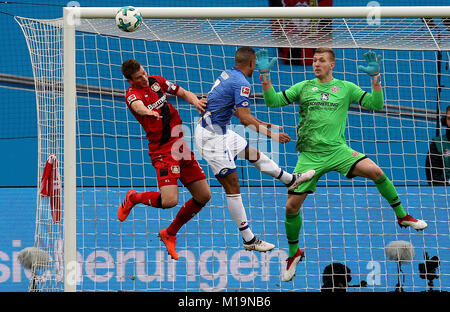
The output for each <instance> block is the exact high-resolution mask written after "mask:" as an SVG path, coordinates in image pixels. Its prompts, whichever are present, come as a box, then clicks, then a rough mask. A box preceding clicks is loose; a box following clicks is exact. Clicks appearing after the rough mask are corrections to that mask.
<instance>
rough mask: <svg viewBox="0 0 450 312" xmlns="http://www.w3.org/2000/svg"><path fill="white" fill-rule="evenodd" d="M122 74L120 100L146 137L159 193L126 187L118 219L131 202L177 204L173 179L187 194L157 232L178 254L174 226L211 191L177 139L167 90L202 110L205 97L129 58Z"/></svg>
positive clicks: (195, 210)
mask: <svg viewBox="0 0 450 312" xmlns="http://www.w3.org/2000/svg"><path fill="white" fill-rule="evenodd" d="M122 74H123V75H124V77H125V78H126V79H127V81H128V82H129V83H130V87H129V88H128V90H127V93H126V96H125V101H126V104H127V106H128V108H129V109H130V111H131V113H132V114H133V115H134V117H135V118H136V119H137V120H138V121H139V123H140V124H141V126H142V127H143V128H144V130H145V133H146V137H147V139H148V142H149V144H148V147H149V151H148V153H149V155H150V159H151V161H152V165H153V166H154V167H155V170H156V175H157V180H158V187H159V192H156V191H150V192H143V193H137V192H136V191H135V190H129V191H128V192H127V194H126V196H125V199H124V201H123V202H122V204H121V205H120V206H119V210H118V218H119V220H120V221H124V220H125V219H126V218H127V217H128V215H129V214H130V211H131V209H132V208H133V207H134V206H135V205H136V204H145V205H148V206H152V207H157V208H172V207H174V206H176V205H177V204H178V179H179V180H180V181H181V183H183V185H184V186H185V187H186V188H187V189H188V190H189V192H190V193H191V194H192V198H191V199H190V200H188V201H187V202H186V203H185V204H184V205H183V206H182V207H181V208H180V211H179V212H178V213H177V215H176V217H175V219H174V220H173V222H172V223H171V224H170V225H169V227H167V228H166V229H163V230H161V231H160V232H159V234H158V236H159V237H160V239H161V241H162V242H164V244H165V245H166V248H167V251H168V252H169V254H170V255H171V256H172V258H173V259H178V255H177V252H176V250H175V240H176V234H177V232H178V230H179V229H180V228H181V227H182V226H183V225H184V224H186V222H188V221H189V220H190V219H191V218H192V217H193V216H194V215H195V214H197V213H198V212H199V211H200V210H201V209H202V208H203V207H204V206H205V205H206V203H208V201H209V200H210V199H211V191H210V189H209V185H208V183H207V181H206V176H205V173H204V171H203V169H202V168H201V167H200V165H199V164H198V162H197V160H196V159H195V157H194V153H192V151H191V150H190V149H189V147H188V145H187V143H186V142H185V141H184V139H183V131H182V128H181V125H182V121H181V118H180V116H179V114H178V111H177V110H176V109H175V107H174V106H173V105H172V104H171V103H169V102H168V99H167V94H168V93H169V94H172V95H175V96H178V97H181V98H183V99H184V100H186V101H187V102H188V103H190V104H192V105H194V106H195V108H197V110H198V111H199V112H203V111H204V107H205V106H206V99H198V98H197V96H196V95H195V94H193V93H192V92H190V91H187V90H185V89H183V88H182V87H180V86H178V85H176V84H174V83H172V82H170V81H168V80H166V79H165V78H163V77H160V76H156V75H153V76H148V75H147V73H146V71H145V70H144V68H143V67H142V65H141V64H140V63H139V62H138V61H137V60H134V59H129V60H127V61H125V62H124V63H123V64H122Z"/></svg>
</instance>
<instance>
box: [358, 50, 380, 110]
mask: <svg viewBox="0 0 450 312" xmlns="http://www.w3.org/2000/svg"><path fill="white" fill-rule="evenodd" d="M364 58H365V60H366V63H367V66H362V65H359V66H358V68H359V70H360V71H362V72H364V73H366V74H367V75H369V76H370V79H371V80H372V93H368V94H366V96H365V97H364V98H363V100H362V101H361V105H362V106H364V107H366V108H369V109H372V110H380V109H382V108H383V106H384V96H383V89H382V87H381V75H380V62H381V56H379V55H378V56H377V55H376V54H375V53H374V52H373V51H369V52H367V53H365V54H364Z"/></svg>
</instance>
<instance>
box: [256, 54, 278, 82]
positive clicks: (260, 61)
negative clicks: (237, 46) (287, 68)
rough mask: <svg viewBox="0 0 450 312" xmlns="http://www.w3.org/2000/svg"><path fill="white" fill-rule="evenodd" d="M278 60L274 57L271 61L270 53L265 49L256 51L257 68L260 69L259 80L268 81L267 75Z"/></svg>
mask: <svg viewBox="0 0 450 312" xmlns="http://www.w3.org/2000/svg"><path fill="white" fill-rule="evenodd" d="M276 61H277V58H276V57H273V58H272V60H270V62H269V53H268V52H267V50H265V49H262V50H259V51H258V52H256V69H257V70H258V71H259V80H261V81H262V82H264V83H267V82H268V80H267V77H269V74H270V70H271V69H272V66H273V64H275V62H276Z"/></svg>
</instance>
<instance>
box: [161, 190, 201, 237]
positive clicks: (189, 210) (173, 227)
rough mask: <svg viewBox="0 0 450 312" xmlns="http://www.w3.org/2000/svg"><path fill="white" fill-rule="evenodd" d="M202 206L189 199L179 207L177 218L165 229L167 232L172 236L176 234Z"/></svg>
mask: <svg viewBox="0 0 450 312" xmlns="http://www.w3.org/2000/svg"><path fill="white" fill-rule="evenodd" d="M203 206H204V205H202V204H200V203H198V202H196V201H195V200H194V199H193V198H191V199H189V200H188V201H187V202H186V203H184V205H183V206H181V208H180V211H178V213H177V216H176V217H175V219H174V220H173V221H172V223H171V224H170V225H169V227H168V228H167V232H168V233H169V234H172V235H175V234H177V233H178V231H179V230H180V228H181V227H182V226H183V225H184V224H186V222H188V221H189V220H191V219H192V218H193V217H194V216H195V215H196V214H197V213H198V212H199V211H200V210H202V208H203Z"/></svg>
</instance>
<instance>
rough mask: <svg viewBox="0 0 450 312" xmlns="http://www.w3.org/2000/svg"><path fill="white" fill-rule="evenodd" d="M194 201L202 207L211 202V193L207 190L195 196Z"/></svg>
mask: <svg viewBox="0 0 450 312" xmlns="http://www.w3.org/2000/svg"><path fill="white" fill-rule="evenodd" d="M194 199H195V200H196V201H197V202H198V203H200V204H202V205H203V206H204V205H206V204H207V203H208V202H209V201H210V200H211V191H210V190H209V188H208V189H207V190H205V191H203V192H202V193H200V194H196V196H195V197H194Z"/></svg>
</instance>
